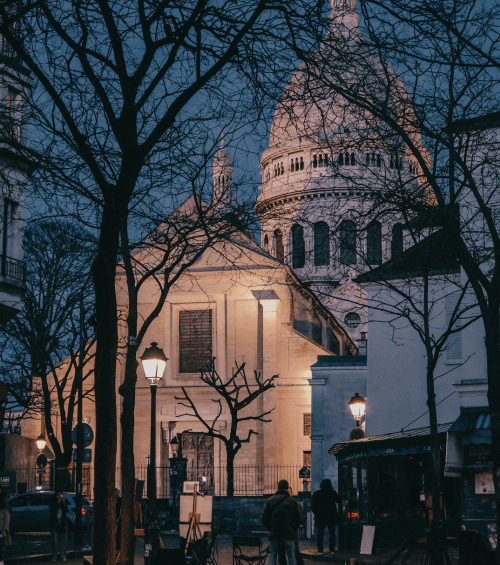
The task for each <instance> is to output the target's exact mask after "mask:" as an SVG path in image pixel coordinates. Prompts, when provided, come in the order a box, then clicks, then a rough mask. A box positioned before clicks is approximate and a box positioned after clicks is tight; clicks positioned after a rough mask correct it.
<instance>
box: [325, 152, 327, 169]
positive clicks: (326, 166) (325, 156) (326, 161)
mask: <svg viewBox="0 0 500 565" xmlns="http://www.w3.org/2000/svg"><path fill="white" fill-rule="evenodd" d="M325 167H328V153H325Z"/></svg>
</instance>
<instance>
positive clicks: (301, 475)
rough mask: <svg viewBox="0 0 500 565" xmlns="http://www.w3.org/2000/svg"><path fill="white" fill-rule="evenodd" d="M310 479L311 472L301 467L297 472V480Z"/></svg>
mask: <svg viewBox="0 0 500 565" xmlns="http://www.w3.org/2000/svg"><path fill="white" fill-rule="evenodd" d="M310 478H311V470H310V469H308V468H307V467H302V469H300V471H299V479H310Z"/></svg>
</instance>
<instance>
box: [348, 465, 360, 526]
mask: <svg viewBox="0 0 500 565" xmlns="http://www.w3.org/2000/svg"><path fill="white" fill-rule="evenodd" d="M350 499H351V500H350V512H349V514H350V516H349V517H350V518H351V521H352V522H359V498H358V464H357V463H352V467H351V496H350Z"/></svg>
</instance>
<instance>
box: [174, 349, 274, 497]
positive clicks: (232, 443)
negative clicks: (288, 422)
mask: <svg viewBox="0 0 500 565" xmlns="http://www.w3.org/2000/svg"><path fill="white" fill-rule="evenodd" d="M200 371H201V376H200V379H201V381H202V382H203V383H205V384H206V385H207V386H209V387H210V388H211V389H213V390H214V391H215V392H216V393H217V394H218V395H219V396H221V397H222V400H221V399H220V398H217V399H212V402H214V403H215V404H217V405H218V413H217V416H216V417H215V418H214V419H213V421H212V423H208V422H207V421H206V420H205V418H203V416H202V415H201V414H200V413H199V411H198V410H197V408H196V405H195V403H194V402H193V400H192V399H191V397H190V396H189V395H188V393H187V392H186V389H185V388H184V387H182V392H183V393H184V396H179V397H177V396H175V397H174V398H175V399H176V400H179V401H180V402H179V404H180V405H181V406H184V407H185V408H189V409H190V410H192V412H191V413H186V414H182V416H195V417H196V418H198V420H199V421H200V422H201V423H202V424H203V426H204V427H205V429H206V432H204V433H205V435H208V436H210V437H213V438H216V439H218V440H220V441H221V442H222V443H223V444H224V446H225V448H226V465H227V496H229V497H232V496H233V495H234V459H235V457H236V454H237V453H238V451H239V450H240V449H241V447H242V445H243V444H244V443H249V442H250V440H251V438H252V435H258V432H256V431H254V430H252V429H249V430H248V432H247V436H246V437H240V436H241V432H239V431H238V426H239V424H240V423H241V422H252V421H253V422H270V421H271V420H266V419H265V417H266V416H268V415H269V414H270V413H271V412H272V411H273V410H274V408H273V409H271V410H268V411H267V412H262V413H260V414H259V413H257V414H251V413H249V412H248V411H245V412H242V411H243V410H245V409H246V408H248V407H249V406H250V405H251V404H252V402H253V401H254V400H255V399H257V398H258V397H259V396H260V395H261V394H264V393H265V392H266V391H267V390H269V389H270V388H274V380H275V379H277V378H278V375H273V376H272V377H271V378H270V379H264V378H262V377H261V374H260V373H258V372H257V371H254V379H253V380H252V381H250V380H249V379H248V377H247V376H246V373H245V363H243V364H242V365H238V363H236V371H235V372H234V375H233V376H232V377H230V378H227V379H222V378H221V377H220V375H219V374H218V373H217V371H216V370H215V357H214V359H213V361H212V363H211V365H210V367H208V369H207V370H206V371H203V370H202V369H200ZM223 401H224V402H225V404H226V405H227V407H228V409H229V414H230V417H231V423H230V430H229V434H228V435H227V436H226V435H223V434H221V433H220V432H219V431H218V430H217V429H216V427H217V423H218V421H219V419H220V417H221V415H222V402H223Z"/></svg>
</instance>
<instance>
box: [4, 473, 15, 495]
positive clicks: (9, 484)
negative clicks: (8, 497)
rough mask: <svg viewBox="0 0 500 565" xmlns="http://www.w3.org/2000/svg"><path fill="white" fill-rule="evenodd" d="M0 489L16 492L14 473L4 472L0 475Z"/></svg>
mask: <svg viewBox="0 0 500 565" xmlns="http://www.w3.org/2000/svg"><path fill="white" fill-rule="evenodd" d="M0 487H2V489H3V490H8V491H9V492H11V493H14V492H16V471H4V472H3V473H0Z"/></svg>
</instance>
